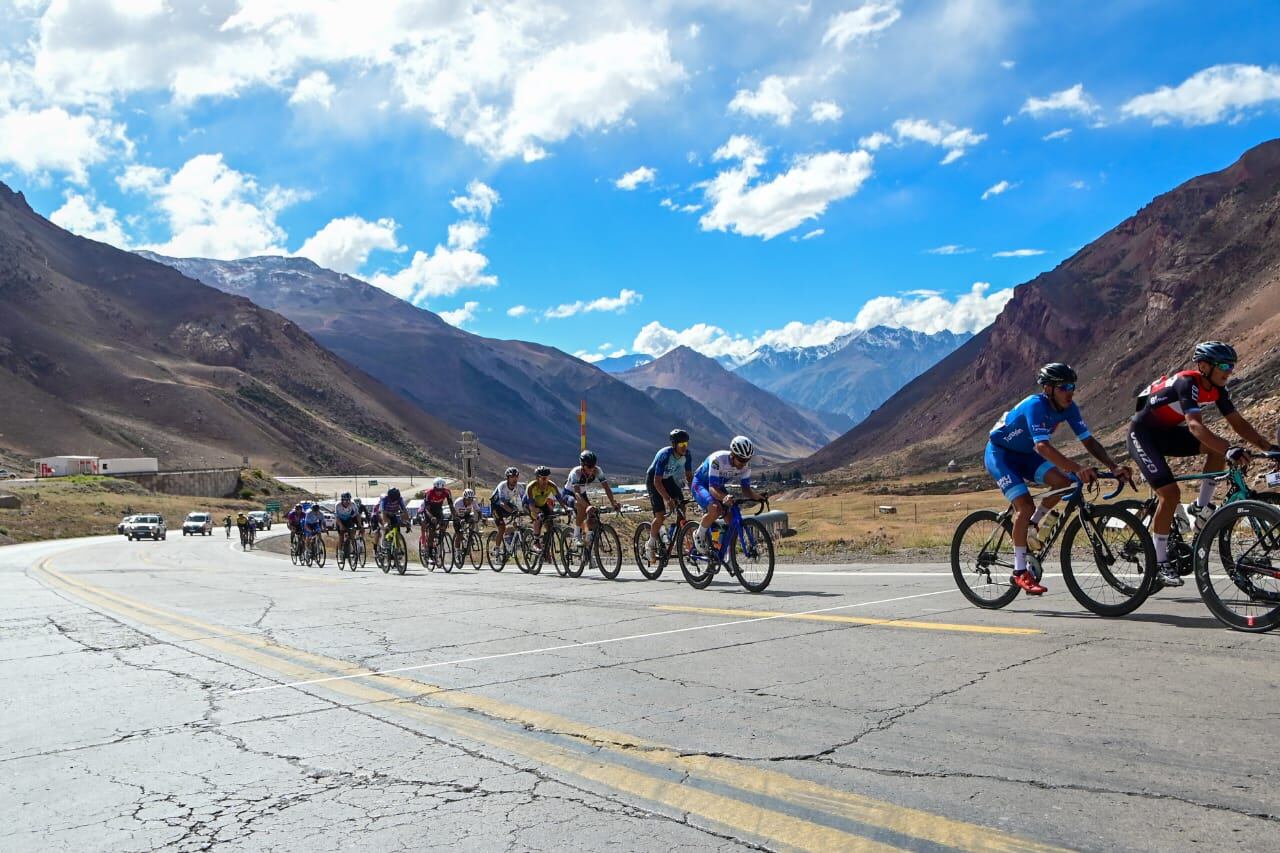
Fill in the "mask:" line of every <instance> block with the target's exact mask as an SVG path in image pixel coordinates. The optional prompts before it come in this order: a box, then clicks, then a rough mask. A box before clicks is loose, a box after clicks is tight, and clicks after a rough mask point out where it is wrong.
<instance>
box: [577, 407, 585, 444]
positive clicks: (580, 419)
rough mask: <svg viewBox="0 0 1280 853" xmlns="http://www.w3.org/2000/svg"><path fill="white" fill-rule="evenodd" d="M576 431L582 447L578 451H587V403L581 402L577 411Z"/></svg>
mask: <svg viewBox="0 0 1280 853" xmlns="http://www.w3.org/2000/svg"><path fill="white" fill-rule="evenodd" d="M578 429H579V433H580V435H581V444H582V446H581V447H580V448H579V450H586V449H587V401H586V400H583V401H582V403H581V405H580V407H579V409H578Z"/></svg>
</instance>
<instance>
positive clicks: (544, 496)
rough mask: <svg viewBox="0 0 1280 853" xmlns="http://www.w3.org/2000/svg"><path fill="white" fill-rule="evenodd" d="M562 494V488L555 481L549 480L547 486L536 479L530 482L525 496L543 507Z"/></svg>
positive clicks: (530, 501)
mask: <svg viewBox="0 0 1280 853" xmlns="http://www.w3.org/2000/svg"><path fill="white" fill-rule="evenodd" d="M559 494H560V489H558V488H557V487H556V484H555V483H552V482H548V483H547V484H546V485H545V486H542V485H539V483H538V482H537V481H536V480H535V481H534V482H532V483H530V484H529V488H528V489H526V490H525V498H526V500H528V501H529V503H531V504H533V505H534V506H536V507H538V508H539V509H541V508H542V507H544V506H547V505H548V504H549V503H551V502H552V501H554V500H555V498H556V497H557V496H558V495H559Z"/></svg>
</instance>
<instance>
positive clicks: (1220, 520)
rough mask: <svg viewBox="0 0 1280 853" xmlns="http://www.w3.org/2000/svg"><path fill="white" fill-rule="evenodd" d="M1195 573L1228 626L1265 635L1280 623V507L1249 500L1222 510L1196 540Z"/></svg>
mask: <svg viewBox="0 0 1280 853" xmlns="http://www.w3.org/2000/svg"><path fill="white" fill-rule="evenodd" d="M1215 540H1216V541H1217V543H1218V558H1219V559H1218V560H1217V561H1214V560H1212V559H1211V558H1210V554H1211V548H1210V543H1212V542H1214V541H1215ZM1195 572H1196V586H1198V587H1199V588H1200V598H1201V599H1203V601H1204V603H1205V606H1206V607H1208V608H1209V612H1210V613H1212V614H1213V615H1214V616H1215V617H1217V619H1218V621H1219V622H1221V623H1222V624H1224V625H1226V626H1227V627H1228V628H1232V629H1234V630H1236V631H1247V632H1251V633H1262V632H1264V631H1270V630H1272V629H1273V628H1275V627H1276V626H1277V625H1280V509H1277V508H1276V507H1275V506H1273V505H1272V504H1271V503H1269V502H1266V501H1255V500H1247V501H1236V502H1235V503H1231V504H1227V505H1226V506H1224V507H1223V508H1222V509H1220V510H1218V511H1217V512H1216V513H1214V514H1213V517H1211V518H1210V519H1209V521H1208V522H1207V523H1206V524H1205V526H1204V530H1202V531H1201V532H1200V537H1199V538H1198V539H1197V540H1196V547H1195Z"/></svg>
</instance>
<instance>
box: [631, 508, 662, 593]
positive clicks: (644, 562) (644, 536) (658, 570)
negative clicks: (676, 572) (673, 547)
mask: <svg viewBox="0 0 1280 853" xmlns="http://www.w3.org/2000/svg"><path fill="white" fill-rule="evenodd" d="M648 543H649V524H648V523H647V522H643V521H642V522H640V523H639V524H637V525H636V532H635V533H634V534H632V536H631V551H632V555H633V556H634V557H635V561H636V568H637V569H639V570H640V574H642V575H644V576H645V577H646V578H648V579H649V580H651V581H656V580H657V579H658V578H660V577H661V576H662V570H663V569H664V568H665V567H666V565H667V549H666V547H665V546H663V545H661V544H659V545H658V547H657V549H656V550H655V551H654V554H653V562H652V563H650V562H649V554H648Z"/></svg>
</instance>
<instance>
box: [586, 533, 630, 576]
mask: <svg viewBox="0 0 1280 853" xmlns="http://www.w3.org/2000/svg"><path fill="white" fill-rule="evenodd" d="M591 563H592V565H594V566H595V567H596V568H597V569H599V570H600V574H602V575H604V576H605V577H606V578H607V579H609V580H614V579H616V578H617V577H618V573H619V572H621V571H622V540H621V539H620V538H619V537H618V531H616V530H614V529H613V525H612V524H601V525H600V526H599V528H597V529H596V537H595V542H593V543H592V545H591Z"/></svg>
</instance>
